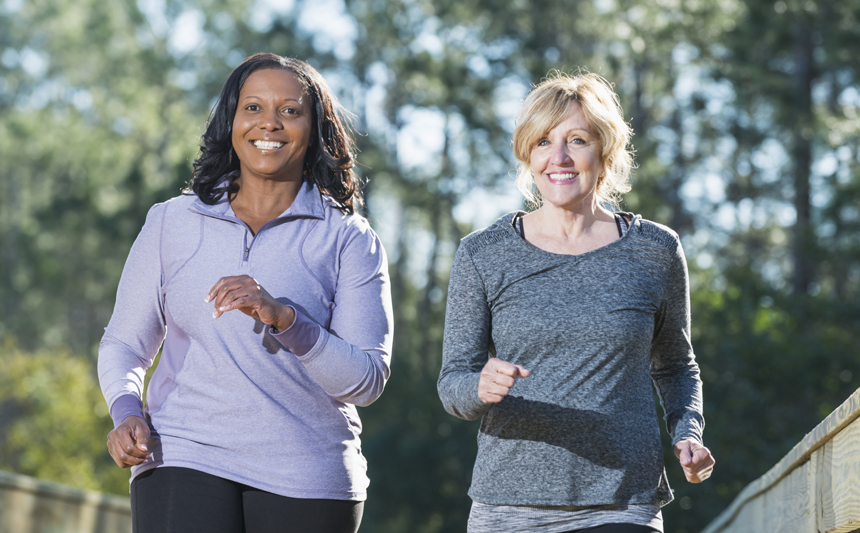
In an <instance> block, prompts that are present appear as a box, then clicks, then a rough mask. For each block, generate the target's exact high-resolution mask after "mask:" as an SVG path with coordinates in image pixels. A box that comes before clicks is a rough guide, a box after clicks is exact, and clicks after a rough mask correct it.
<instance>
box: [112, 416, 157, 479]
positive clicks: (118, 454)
mask: <svg viewBox="0 0 860 533" xmlns="http://www.w3.org/2000/svg"><path fill="white" fill-rule="evenodd" d="M147 442H149V424H147V423H146V420H144V419H143V418H141V417H139V416H127V417H125V419H124V420H123V421H122V423H120V425H118V426H117V427H116V429H114V430H113V431H111V432H110V433H108V440H107V448H108V452H109V453H110V456H111V457H113V460H114V462H115V463H116V464H117V466H119V467H120V468H129V467H132V466H136V465H139V464H143V463H144V462H145V461H146V460H147V459H148V458H149V450H148V449H147V446H146V444H147Z"/></svg>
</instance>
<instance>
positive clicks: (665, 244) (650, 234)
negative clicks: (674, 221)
mask: <svg viewBox="0 0 860 533" xmlns="http://www.w3.org/2000/svg"><path fill="white" fill-rule="evenodd" d="M630 229H631V232H632V234H633V235H634V236H636V237H637V238H639V239H641V240H644V241H647V242H650V243H652V244H654V245H656V246H659V247H661V248H665V249H666V250H667V251H670V252H675V251H676V250H678V249H679V248H680V247H681V238H680V237H679V236H678V233H677V232H675V230H673V229H672V228H670V227H668V226H664V225H663V224H658V223H657V222H652V221H651V220H646V219H644V218H642V217H641V216H640V215H636V216H634V217H633V223H632V224H631V225H630Z"/></svg>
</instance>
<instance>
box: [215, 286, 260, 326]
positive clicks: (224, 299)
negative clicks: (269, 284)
mask: <svg viewBox="0 0 860 533" xmlns="http://www.w3.org/2000/svg"><path fill="white" fill-rule="evenodd" d="M251 298H252V290H251V288H250V287H248V286H247V285H246V284H241V285H238V286H234V285H224V286H223V287H222V288H221V290H220V291H219V293H218V295H217V296H216V297H215V311H214V312H213V314H212V316H214V317H215V318H218V317H219V316H221V315H222V314H224V313H226V312H227V311H231V310H233V309H238V308H239V307H246V306H248V305H249V302H251V301H252V300H251ZM241 299H244V300H243V301H241V302H239V301H238V300H241Z"/></svg>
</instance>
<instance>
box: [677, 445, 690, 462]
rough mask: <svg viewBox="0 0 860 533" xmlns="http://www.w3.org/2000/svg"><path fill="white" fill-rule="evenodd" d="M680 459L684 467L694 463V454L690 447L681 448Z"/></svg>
mask: <svg viewBox="0 0 860 533" xmlns="http://www.w3.org/2000/svg"><path fill="white" fill-rule="evenodd" d="M678 459H679V460H680V461H681V464H682V465H684V466H687V465H689V464H690V463H692V462H693V452H692V450H691V449H690V446H689V445H687V446H684V447H683V448H681V455H680V456H679V457H678Z"/></svg>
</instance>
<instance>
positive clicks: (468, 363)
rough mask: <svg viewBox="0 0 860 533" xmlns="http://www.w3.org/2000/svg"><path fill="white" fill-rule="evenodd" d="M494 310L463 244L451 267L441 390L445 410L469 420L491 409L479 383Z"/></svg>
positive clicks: (488, 343)
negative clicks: (479, 390)
mask: <svg viewBox="0 0 860 533" xmlns="http://www.w3.org/2000/svg"><path fill="white" fill-rule="evenodd" d="M490 330H491V317H490V308H489V306H488V304H487V297H486V294H485V291H484V284H483V281H482V280H481V277H480V275H479V273H478V271H477V269H476V268H475V265H474V263H473V261H472V257H471V255H470V254H469V252H468V251H467V250H466V246H464V245H463V244H461V245H460V248H459V249H458V250H457V253H456V255H455V256H454V264H453V266H452V267H451V280H450V281H449V283H448V303H447V309H446V311H445V335H444V339H443V342H442V370H441V371H440V373H439V381H438V383H437V389H438V391H439V398H440V399H441V400H442V405H444V407H445V410H446V411H448V412H449V413H451V414H452V415H454V416H457V417H459V418H463V419H465V420H477V419H478V418H481V416H483V415H484V413H485V412H486V411H487V409H488V408H489V406H488V405H487V404H485V403H484V402H482V401H481V399H480V398H479V397H478V381H479V380H480V377H481V370H482V369H483V368H484V365H485V364H486V363H487V360H488V355H487V353H488V349H489V345H490Z"/></svg>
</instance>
